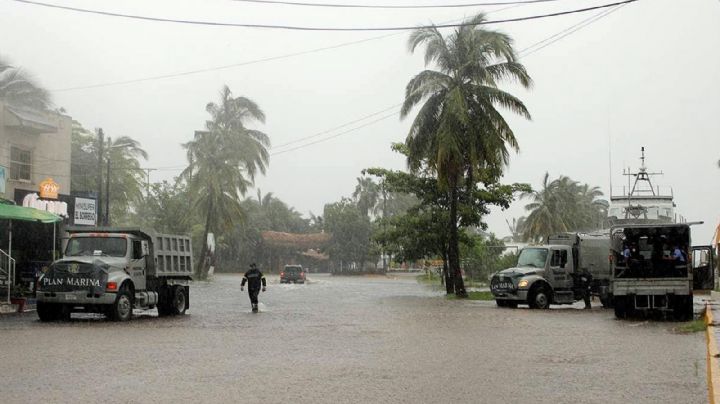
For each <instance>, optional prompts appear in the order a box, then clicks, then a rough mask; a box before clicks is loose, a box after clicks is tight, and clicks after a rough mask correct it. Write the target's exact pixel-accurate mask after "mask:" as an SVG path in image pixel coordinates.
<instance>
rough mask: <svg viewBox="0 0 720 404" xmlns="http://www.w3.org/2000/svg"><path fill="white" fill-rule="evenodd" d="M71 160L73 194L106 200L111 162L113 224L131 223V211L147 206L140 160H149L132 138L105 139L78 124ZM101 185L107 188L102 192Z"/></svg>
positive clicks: (74, 126) (138, 143)
mask: <svg viewBox="0 0 720 404" xmlns="http://www.w3.org/2000/svg"><path fill="white" fill-rule="evenodd" d="M101 140H102V142H103V143H102V145H100V141H101ZM100 150H102V153H103V156H102V159H100V156H99V153H100ZM70 156H71V165H70V175H71V183H70V184H71V191H72V192H73V193H95V194H97V193H98V192H101V193H102V198H101V199H102V200H104V198H105V194H106V192H107V184H106V181H107V165H108V159H109V160H110V168H111V170H110V221H111V223H114V224H125V223H126V222H127V221H128V220H130V217H129V215H130V213H131V211H132V210H133V209H135V208H136V207H138V206H140V205H142V204H143V203H144V199H143V189H145V185H146V181H145V179H146V178H145V175H144V174H145V172H144V171H143V170H142V168H141V166H140V159H144V160H147V158H148V155H147V152H146V151H145V150H143V149H142V147H141V145H140V142H138V141H137V140H135V139H133V138H131V137H129V136H120V137H118V138H116V139H112V138H110V137H108V138H106V139H105V138H101V137H98V136H97V135H96V134H94V133H92V132H90V131H88V130H87V129H85V128H83V127H82V125H81V124H80V123H79V122H77V121H74V122H73V127H72V145H71V154H70ZM100 160H101V161H102V163H100ZM98 164H100V165H101V166H102V169H101V170H98V168H99V167H98ZM99 179H100V181H98V180H99ZM100 183H102V184H103V186H102V190H99V189H98V184H100ZM103 205H104V203H103ZM99 208H100V209H99V212H103V211H104V209H105V206H100V207H99ZM98 220H100V218H98Z"/></svg>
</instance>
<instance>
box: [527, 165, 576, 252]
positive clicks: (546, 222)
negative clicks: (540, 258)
mask: <svg viewBox="0 0 720 404" xmlns="http://www.w3.org/2000/svg"><path fill="white" fill-rule="evenodd" d="M549 179H550V174H549V173H545V176H544V177H543V181H542V186H541V188H540V190H538V191H532V192H528V193H524V194H523V195H522V197H523V198H532V200H533V201H532V202H531V203H529V204H527V205H525V209H526V210H528V211H530V214H529V215H528V216H527V218H526V219H525V223H524V225H523V238H524V239H525V240H531V241H535V242H537V241H540V240H541V239H542V238H544V237H546V236H548V235H550V234H552V233H557V232H563V231H567V230H568V223H567V222H566V221H565V218H564V217H563V216H562V215H561V213H560V209H561V208H560V204H561V202H560V201H559V199H560V197H559V193H558V192H557V182H556V181H549Z"/></svg>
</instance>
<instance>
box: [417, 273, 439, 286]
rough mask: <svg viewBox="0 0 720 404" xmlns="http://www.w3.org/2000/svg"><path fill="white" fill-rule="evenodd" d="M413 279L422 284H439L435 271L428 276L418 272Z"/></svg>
mask: <svg viewBox="0 0 720 404" xmlns="http://www.w3.org/2000/svg"><path fill="white" fill-rule="evenodd" d="M415 279H416V280H417V281H418V282H419V283H422V284H424V285H439V284H440V277H439V276H438V275H437V274H435V273H432V272H431V273H430V275H429V276H428V275H427V274H420V275H417V276H416V277H415Z"/></svg>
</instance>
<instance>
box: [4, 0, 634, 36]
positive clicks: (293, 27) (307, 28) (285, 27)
mask: <svg viewBox="0 0 720 404" xmlns="http://www.w3.org/2000/svg"><path fill="white" fill-rule="evenodd" d="M12 1H15V2H18V3H23V4H29V5H35V6H42V7H49V8H56V9H61V10H67V11H74V12H79V13H88V14H98V15H104V16H108V17H121V18H129V19H135V20H143V21H153V22H168V23H177V24H189V25H203V26H215V27H236V28H266V29H282V30H293V31H317V32H319V31H323V32H327V31H334V32H358V31H408V30H414V29H422V28H436V29H439V28H458V27H466V26H477V25H491V24H502V23H508V22H520V21H530V20H537V19H542V18H550V17H559V16H563V15H569V14H576V13H584V12H587V11H592V10H599V9H602V8H608V7H614V6H618V5H621V4H628V3H634V2H636V1H638V0H624V1H619V2H615V3H608V4H602V5H599V6H593V7H585V8H579V9H574V10H565V11H557V12H554V13H548V14H537V15H531V16H525V17H517V18H507V19H502V20H490V21H483V22H480V23H476V22H463V23H454V24H437V25H435V24H431V25H414V26H392V27H310V26H297V25H274V24H250V23H233V22H220V21H198V20H180V19H172V18H163V17H149V16H143V15H135V14H123V13H114V12H109V11H101V10H91V9H86V8H78V7H69V6H61V5H58V4H51V3H42V2H39V1H32V0H12Z"/></svg>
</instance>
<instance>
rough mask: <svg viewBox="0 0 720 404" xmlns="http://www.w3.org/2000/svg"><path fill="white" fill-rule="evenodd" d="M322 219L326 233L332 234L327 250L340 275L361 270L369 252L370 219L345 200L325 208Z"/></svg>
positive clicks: (350, 201) (348, 200) (352, 203)
mask: <svg viewBox="0 0 720 404" xmlns="http://www.w3.org/2000/svg"><path fill="white" fill-rule="evenodd" d="M323 217H324V222H325V231H326V232H327V233H330V234H332V239H331V241H330V245H329V246H328V247H327V252H328V253H329V255H330V259H331V260H332V261H333V262H335V263H336V265H338V266H339V268H340V272H343V271H344V270H345V268H350V269H351V270H354V271H360V270H362V269H363V268H364V266H365V262H366V261H367V260H368V256H369V254H370V248H371V245H370V236H371V233H372V225H371V223H370V219H368V217H367V216H366V215H363V213H362V212H361V211H360V210H359V209H358V207H357V205H355V203H354V202H353V201H352V200H350V199H348V198H343V199H342V200H341V201H340V202H336V203H332V204H327V205H325V210H324V213H323Z"/></svg>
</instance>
